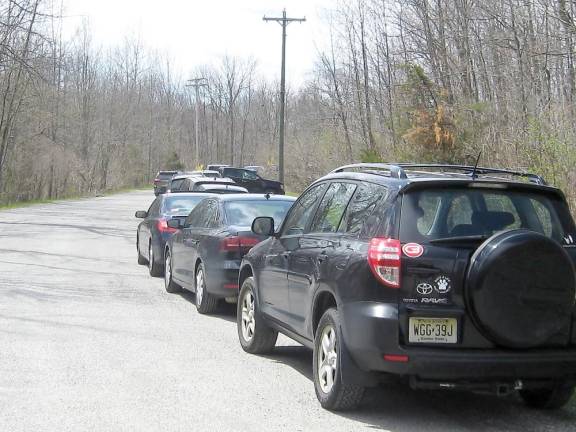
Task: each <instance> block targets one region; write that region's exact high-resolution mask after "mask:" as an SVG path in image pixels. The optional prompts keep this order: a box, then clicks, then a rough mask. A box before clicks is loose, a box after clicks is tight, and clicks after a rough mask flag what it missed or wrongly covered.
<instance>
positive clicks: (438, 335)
mask: <svg viewBox="0 0 576 432" xmlns="http://www.w3.org/2000/svg"><path fill="white" fill-rule="evenodd" d="M409 327H410V329H409V333H408V341H409V342H415V343H457V342H458V320H457V319H456V318H415V317H411V318H410V320H409Z"/></svg>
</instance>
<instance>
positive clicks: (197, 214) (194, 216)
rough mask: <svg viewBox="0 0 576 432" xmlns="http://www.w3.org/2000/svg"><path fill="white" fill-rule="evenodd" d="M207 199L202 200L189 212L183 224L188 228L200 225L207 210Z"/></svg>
mask: <svg viewBox="0 0 576 432" xmlns="http://www.w3.org/2000/svg"><path fill="white" fill-rule="evenodd" d="M208 202H209V200H205V201H202V202H201V203H200V204H198V205H197V206H196V207H194V209H193V210H192V211H191V212H190V214H189V215H188V217H186V222H185V225H186V226H187V227H190V228H200V227H202V221H203V220H204V218H205V215H206V212H207V210H208Z"/></svg>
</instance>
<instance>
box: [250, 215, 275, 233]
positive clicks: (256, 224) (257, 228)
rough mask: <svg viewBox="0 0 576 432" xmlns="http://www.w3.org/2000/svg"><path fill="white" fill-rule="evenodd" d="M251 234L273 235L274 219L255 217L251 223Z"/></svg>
mask: <svg viewBox="0 0 576 432" xmlns="http://www.w3.org/2000/svg"><path fill="white" fill-rule="evenodd" d="M252 232H253V233H254V234H259V235H265V236H272V235H274V219H273V218H271V217H269V216H261V217H257V218H256V219H254V221H253V222H252Z"/></svg>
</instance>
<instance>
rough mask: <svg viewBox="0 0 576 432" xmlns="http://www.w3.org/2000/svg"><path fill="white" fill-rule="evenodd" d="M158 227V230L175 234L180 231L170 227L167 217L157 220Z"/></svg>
mask: <svg viewBox="0 0 576 432" xmlns="http://www.w3.org/2000/svg"><path fill="white" fill-rule="evenodd" d="M156 228H158V231H160V232H161V233H169V234H173V233H175V232H176V231H178V230H177V229H176V228H172V227H169V226H168V221H167V220H166V219H158V222H156Z"/></svg>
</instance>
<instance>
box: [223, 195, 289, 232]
mask: <svg viewBox="0 0 576 432" xmlns="http://www.w3.org/2000/svg"><path fill="white" fill-rule="evenodd" d="M291 206H292V201H275V200H254V201H252V200H250V201H247V200H239V201H227V202H225V203H224V209H225V212H226V220H227V221H228V224H230V225H241V226H251V225H252V222H253V221H254V219H255V218H257V217H260V216H269V217H272V218H274V226H280V224H281V223H282V221H283V220H284V217H285V216H286V213H288V210H289V209H290V207H291Z"/></svg>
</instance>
